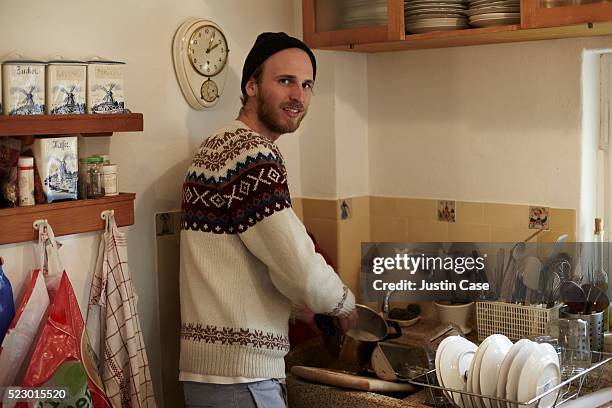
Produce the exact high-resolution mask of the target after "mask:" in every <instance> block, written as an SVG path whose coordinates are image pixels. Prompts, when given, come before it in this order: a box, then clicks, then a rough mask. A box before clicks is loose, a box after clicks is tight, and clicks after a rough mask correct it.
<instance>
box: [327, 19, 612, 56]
mask: <svg viewBox="0 0 612 408" xmlns="http://www.w3.org/2000/svg"><path fill="white" fill-rule="evenodd" d="M610 34H612V22H604V23H591V24H575V25H570V26H563V27H549V28H532V29H521V27H520V26H519V25H506V26H497V27H487V28H470V29H465V30H456V31H438V32H431V33H423V34H407V35H406V38H405V39H403V40H400V41H385V42H377V43H369V44H349V45H341V46H329V47H319V48H320V49H327V50H341V51H356V52H372V53H374V52H389V51H404V50H416V49H428V48H446V47H461V46H466V45H481V44H498V43H509V42H521V41H536V40H549V39H558V38H575V37H595V36H601V35H610Z"/></svg>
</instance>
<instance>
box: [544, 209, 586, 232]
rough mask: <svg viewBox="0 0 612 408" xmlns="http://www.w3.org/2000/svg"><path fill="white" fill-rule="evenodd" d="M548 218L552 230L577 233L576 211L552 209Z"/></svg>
mask: <svg viewBox="0 0 612 408" xmlns="http://www.w3.org/2000/svg"><path fill="white" fill-rule="evenodd" d="M548 216H549V224H550V229H551V230H557V231H566V232H570V231H576V210H574V209H567V208H551V209H550V212H549V215H548ZM593 230H595V223H593Z"/></svg>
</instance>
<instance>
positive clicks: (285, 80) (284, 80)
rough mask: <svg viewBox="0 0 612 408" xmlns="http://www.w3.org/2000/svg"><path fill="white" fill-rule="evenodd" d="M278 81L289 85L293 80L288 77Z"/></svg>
mask: <svg viewBox="0 0 612 408" xmlns="http://www.w3.org/2000/svg"><path fill="white" fill-rule="evenodd" d="M278 82H280V83H281V84H283V85H289V84H290V83H291V81H290V80H289V79H287V78H282V79H280V80H279V81H278Z"/></svg>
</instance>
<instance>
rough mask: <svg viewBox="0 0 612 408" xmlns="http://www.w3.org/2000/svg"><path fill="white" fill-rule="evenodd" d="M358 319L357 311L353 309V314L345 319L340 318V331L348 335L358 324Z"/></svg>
mask: <svg viewBox="0 0 612 408" xmlns="http://www.w3.org/2000/svg"><path fill="white" fill-rule="evenodd" d="M357 317H358V315H357V309H353V310H352V311H351V313H349V314H348V315H346V316H344V317H339V318H338V323H339V325H340V329H341V330H342V331H343V332H344V333H346V332H347V331H349V330H350V329H352V328H353V327H355V325H356V324H357Z"/></svg>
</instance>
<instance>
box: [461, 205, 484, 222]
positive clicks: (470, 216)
mask: <svg viewBox="0 0 612 408" xmlns="http://www.w3.org/2000/svg"><path fill="white" fill-rule="evenodd" d="M484 208H485V204H483V203H472V202H467V201H457V202H456V203H455V218H456V223H457V224H485V218H484Z"/></svg>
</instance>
